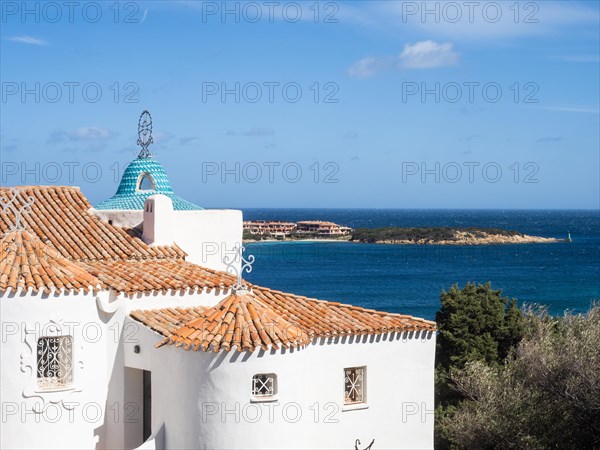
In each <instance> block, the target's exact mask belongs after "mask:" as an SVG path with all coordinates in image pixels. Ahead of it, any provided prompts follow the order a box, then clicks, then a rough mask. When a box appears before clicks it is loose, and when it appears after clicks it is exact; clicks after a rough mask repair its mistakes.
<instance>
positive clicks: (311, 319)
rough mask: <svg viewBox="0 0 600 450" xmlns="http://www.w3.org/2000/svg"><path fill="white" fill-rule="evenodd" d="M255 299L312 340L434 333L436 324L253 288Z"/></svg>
mask: <svg viewBox="0 0 600 450" xmlns="http://www.w3.org/2000/svg"><path fill="white" fill-rule="evenodd" d="M252 291H253V293H254V295H255V296H256V297H257V298H258V299H260V300H261V301H262V302H264V303H265V304H266V305H268V306H269V308H271V309H272V310H273V311H275V312H277V313H278V314H280V315H281V316H282V317H284V318H286V319H287V320H289V321H290V322H293V323H296V324H298V325H299V326H301V327H302V328H303V329H305V330H306V331H307V332H308V333H309V334H310V335H311V336H336V335H349V334H380V333H385V332H389V331H419V330H428V331H434V330H435V322H432V321H429V320H425V319H421V318H419V317H413V316H408V315H403V314H393V313H387V312H384V311H377V310H374V309H366V308H362V307H360V306H353V305H349V304H345V303H338V302H329V301H325V300H317V299H314V298H308V297H304V296H301V295H294V294H287V293H285V292H281V291H276V290H274V289H269V288H264V287H260V286H253V287H252Z"/></svg>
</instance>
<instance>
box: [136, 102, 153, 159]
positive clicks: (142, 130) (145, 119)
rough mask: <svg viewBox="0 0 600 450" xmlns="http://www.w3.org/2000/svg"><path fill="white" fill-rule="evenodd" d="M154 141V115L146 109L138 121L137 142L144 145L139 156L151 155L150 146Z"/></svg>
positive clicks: (146, 156)
mask: <svg viewBox="0 0 600 450" xmlns="http://www.w3.org/2000/svg"><path fill="white" fill-rule="evenodd" d="M153 142H154V139H152V116H151V115H150V112H149V111H148V110H145V111H144V112H142V114H140V120H139V122H138V140H137V143H138V145H140V146H141V147H142V149H141V150H140V154H139V155H138V158H148V157H149V156H150V150H148V147H149V146H150V144H152V143H153Z"/></svg>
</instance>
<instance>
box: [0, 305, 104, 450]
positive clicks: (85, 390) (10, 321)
mask: <svg viewBox="0 0 600 450" xmlns="http://www.w3.org/2000/svg"><path fill="white" fill-rule="evenodd" d="M0 317H1V318H2V342H1V343H0V346H1V359H0V372H1V379H2V383H1V386H0V392H1V402H2V420H1V423H0V427H1V429H0V447H1V448H26V449H32V448H57V449H65V448H94V447H95V446H96V444H97V442H98V439H99V434H101V433H102V430H101V429H99V428H98V427H100V426H101V425H102V423H103V422H104V419H105V418H104V409H105V403H106V394H107V386H108V383H107V367H110V366H111V362H110V361H109V360H108V359H107V352H106V347H107V344H108V342H109V341H110V339H111V336H110V335H109V334H108V333H107V329H106V325H108V323H107V322H105V320H106V319H107V317H106V316H104V315H103V314H102V313H99V312H98V310H97V308H96V301H95V295H93V294H91V293H90V294H83V293H78V294H69V295H60V296H55V295H50V296H47V295H29V294H23V295H17V296H15V295H12V294H8V295H3V296H0ZM51 335H71V336H73V363H74V379H73V386H72V388H71V389H67V390H62V391H56V392H39V389H38V388H37V383H36V382H37V368H36V365H37V355H36V351H37V348H36V346H37V339H38V338H39V337H43V336H51ZM35 410H37V411H38V412H35Z"/></svg>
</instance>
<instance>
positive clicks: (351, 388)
mask: <svg viewBox="0 0 600 450" xmlns="http://www.w3.org/2000/svg"><path fill="white" fill-rule="evenodd" d="M366 402H367V367H366V366H363V367H350V368H348V369H344V405H354V404H357V403H366Z"/></svg>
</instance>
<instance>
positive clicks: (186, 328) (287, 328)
mask: <svg viewBox="0 0 600 450" xmlns="http://www.w3.org/2000/svg"><path fill="white" fill-rule="evenodd" d="M309 342H310V336H309V333H308V332H307V331H306V330H304V329H302V328H301V327H300V326H299V325H297V324H294V323H292V322H290V321H289V320H288V319H287V318H285V317H283V316H282V315H280V314H278V313H277V312H276V311H274V310H273V309H272V308H270V307H269V305H267V304H266V303H264V302H262V301H260V300H259V299H257V298H256V297H255V296H254V294H253V293H252V292H248V291H245V292H233V293H232V294H230V295H228V296H227V297H225V298H224V299H223V300H221V301H220V302H219V303H217V304H216V305H215V306H212V307H210V308H208V309H206V310H205V311H203V312H201V313H200V315H199V317H197V318H195V319H193V320H190V321H187V322H186V323H185V324H184V325H183V326H181V327H179V328H178V329H176V330H175V331H173V333H172V334H171V335H170V336H168V337H166V339H164V340H163V341H162V342H161V343H159V344H158V345H157V346H158V347H160V346H162V345H165V344H174V345H175V346H177V347H183V348H184V349H186V350H190V349H193V350H195V351H197V350H203V351H209V350H211V349H212V350H213V351H215V352H218V351H220V350H225V351H229V350H231V349H233V348H234V347H236V348H237V349H238V350H239V351H254V350H255V349H256V348H262V349H263V350H267V349H268V348H269V346H270V347H273V348H275V349H279V348H280V346H281V347H284V348H290V347H293V348H296V347H300V346H302V345H305V344H307V343H309Z"/></svg>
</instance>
